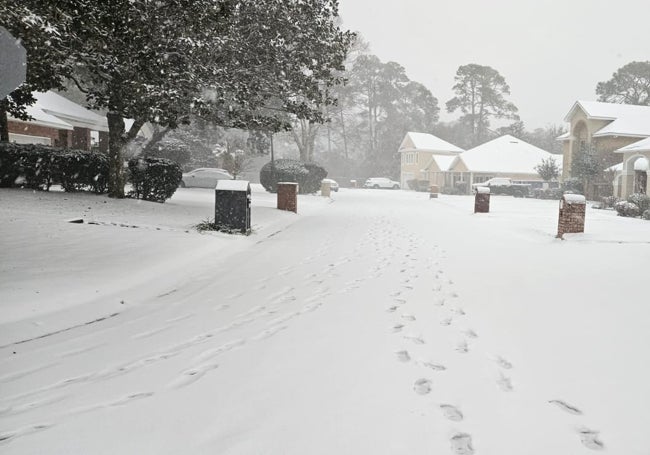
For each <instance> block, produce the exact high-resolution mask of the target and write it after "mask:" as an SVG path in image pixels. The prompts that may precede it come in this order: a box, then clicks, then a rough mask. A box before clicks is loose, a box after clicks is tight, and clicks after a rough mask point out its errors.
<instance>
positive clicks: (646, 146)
mask: <svg viewBox="0 0 650 455" xmlns="http://www.w3.org/2000/svg"><path fill="white" fill-rule="evenodd" d="M614 152H616V153H626V152H650V137H648V138H645V139H642V140H640V141H637V142H634V143H632V144H630V145H626V146H625V147H621V148H620V149H618V150H614Z"/></svg>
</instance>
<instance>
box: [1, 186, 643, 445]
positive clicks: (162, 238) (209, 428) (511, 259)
mask: <svg viewBox="0 0 650 455" xmlns="http://www.w3.org/2000/svg"><path fill="white" fill-rule="evenodd" d="M1 196H2V199H3V202H6V201H8V200H10V198H16V197H18V193H15V194H12V193H11V192H3V193H2V194H1ZM59 196H61V195H47V196H43V197H45V198H56V197H59ZM20 197H24V195H23V193H20ZM74 197H87V196H83V195H75V196H74ZM332 198H333V200H332V201H331V203H330V201H328V200H325V199H322V198H317V197H315V196H305V197H301V198H300V201H299V211H300V213H299V214H298V215H294V214H289V213H278V212H276V211H275V210H274V209H273V208H272V206H273V200H272V197H271V196H270V195H265V194H255V195H254V206H255V207H254V209H253V217H254V219H253V224H255V223H256V220H261V221H259V225H258V226H257V229H256V233H255V234H253V235H252V236H250V237H248V238H245V237H236V238H234V239H230V238H227V237H225V236H223V235H221V234H217V235H205V236H203V235H198V234H195V233H193V232H189V233H187V232H185V230H187V229H186V228H187V225H188V223H189V222H190V221H188V220H191V219H194V221H195V222H198V221H201V219H204V218H205V217H207V215H209V212H210V205H211V193H210V192H203V193H201V192H200V191H194V192H192V190H184V191H179V193H178V194H177V195H176V196H175V197H174V198H173V199H172V201H170V202H169V203H168V204H170V205H169V206H168V207H167V208H162V207H165V206H167V204H165V206H158V205H153V206H149V205H146V204H145V205H146V208H145V209H143V210H139V211H138V210H134V211H128V210H125V211H124V212H117V213H116V212H111V211H106V210H104V211H100V212H99V213H98V214H96V215H94V218H93V219H94V220H96V221H98V222H99V224H96V225H88V224H87V223H85V224H83V225H74V224H68V223H64V224H62V223H59V224H55V223H48V222H46V221H42V224H38V222H36V221H35V220H36V218H34V217H32V216H30V215H24V213H29V209H27V208H26V207H27V206H28V203H27V202H29V201H27V202H26V203H25V204H24V205H23V210H17V209H15V208H14V209H6V208H5V209H4V210H5V211H3V216H4V217H5V219H8V218H7V216H9V218H11V216H13V217H14V218H11V219H12V220H15V223H14V222H12V221H9V222H5V223H3V226H2V228H0V235H2V238H3V242H6V245H4V244H3V250H5V251H7V256H6V259H4V258H3V259H2V262H3V264H2V267H3V274H4V278H2V279H1V281H0V300H1V301H2V304H1V305H3V308H4V307H5V306H6V308H8V310H7V314H8V315H9V316H8V317H7V318H5V319H3V320H2V321H3V322H2V323H1V324H0V329H1V331H2V333H0V340H2V348H1V349H0V452H2V453H7V454H42V453H53V454H220V455H222V454H223V455H231V454H232V455H234V454H237V455H257V454H274V455H275V454H287V455H288V454H291V455H293V454H295V455H305V454H309V455H320V454H328V455H331V454H355V455H358V454H373V455H377V454H410V455H411V454H423V455H424V454H432V453H433V454H445V453H452V454H473V453H476V454H488V455H489V454H505V455H508V454H512V455H515V454H516V455H519V454H522V453H525V454H531V455H537V454H539V455H542V454H544V455H547V454H578V453H589V452H591V451H593V450H602V451H607V452H609V453H614V454H626V455H636V454H639V455H641V454H648V451H649V450H650V435H649V434H648V433H647V431H646V429H647V426H648V423H649V422H650V417H649V411H648V409H650V387H648V384H650V364H649V363H650V362H649V361H648V359H649V358H650V357H649V356H648V349H649V348H648V346H650V330H648V326H649V322H650V309H649V308H648V265H649V264H650V223H648V222H645V221H642V220H630V219H621V218H617V217H616V216H614V214H613V213H611V212H601V211H596V210H591V209H589V210H588V213H587V217H588V219H587V233H586V234H584V235H583V234H575V235H568V236H567V240H565V241H561V240H557V239H555V238H554V233H555V229H556V222H557V218H556V217H557V202H555V201H538V200H523V199H512V198H509V197H501V198H499V197H493V199H492V211H491V213H490V214H480V215H474V214H472V213H471V212H472V200H471V198H469V197H451V196H447V197H445V196H442V197H441V198H440V199H438V200H429V199H428V195H426V194H417V193H412V192H402V191H377V190H374V191H373V190H356V191H355V190H345V189H344V190H341V191H340V192H339V193H337V194H333V196H332ZM256 199H257V201H258V202H257V203H256ZM86 201H92V203H95V202H97V201H103V198H95V199H92V200H91V199H88V200H84V202H83V203H82V204H81V205H83V206H84V207H85V206H86ZM32 202H33V201H32ZM88 203H89V204H90V203H91V202H88ZM131 203H135V201H122V202H115V201H108V204H118V206H119V204H122V206H121V207H124V206H125V205H124V204H131ZM50 205H51V204H50ZM5 207H6V206H5ZM63 207H65V204H64V205H63ZM90 207H91V206H89V207H88V209H90ZM150 207H153V209H151V208H150ZM206 207H207V213H206V215H205V216H202V218H201V216H200V215H198V213H201V212H200V210H202V209H203V210H205V209H206ZM194 208H197V210H198V211H194ZM12 210H13V211H12ZM94 210H99V208H95V209H94ZM162 210H171V212H165V215H161V213H162V212H161V213H158V212H157V211H162ZM56 213H57V214H58V215H59V217H63V218H65V217H69V215H70V213H69V212H67V211H65V209H60V210H59V211H58V212H56ZM170 213H173V214H176V215H175V217H172V216H171V215H170ZM197 217H198V219H196V218H197ZM179 219H180V220H182V221H178V220H179ZM161 220H162V221H161ZM114 222H115V223H117V224H111V223H114ZM120 224H123V225H124V226H120ZM129 225H137V226H140V229H134V228H129V227H127V226H129ZM26 232H28V233H29V234H30V235H31V238H36V237H38V238H39V239H41V240H40V241H38V242H35V243H34V244H35V245H37V247H29V246H28V245H27V244H26V243H27V242H24V243H25V244H24V245H22V246H20V248H17V247H16V242H19V243H20V240H21V238H23V237H24V236H25V235H27V234H26ZM46 233H49V234H51V235H52V237H53V240H49V241H48V242H47V243H48V244H50V245H52V246H51V247H50V248H49V249H48V248H44V247H43V246H42V245H43V243H44V242H43V241H42V236H43V235H45V234H46ZM39 236H40V237H39ZM57 241H58V242H61V243H63V244H64V245H68V248H67V249H66V248H57V247H56V244H58V243H56V242H57ZM53 242H54V243H53ZM79 244H81V245H82V246H83V248H85V249H90V251H92V255H97V254H100V252H101V254H102V256H101V259H102V260H97V261H89V260H88V258H85V259H81V258H80V261H81V264H82V265H83V266H75V265H74V264H72V265H71V264H70V263H68V262H66V263H65V264H62V265H61V269H60V270H59V272H60V273H59V274H58V275H56V270H57V269H56V267H49V268H42V270H43V271H42V272H41V273H31V274H30V273H28V271H30V270H34V269H35V268H38V267H42V264H43V262H47V263H48V264H53V263H54V264H56V263H57V261H59V260H60V259H61V257H62V256H65V254H68V255H69V256H70V253H66V252H65V251H69V248H71V245H79ZM110 245H114V248H115V250H111V249H110V248H109V247H110ZM93 248H95V250H93ZM107 249H108V250H109V251H107ZM92 255H91V256H92ZM74 256H75V255H71V257H67V260H68V261H69V262H72V263H74ZM93 257H94V256H93ZM124 257H128V260H127V261H124V262H122V261H121V259H120V258H124ZM91 263H92V264H94V266H93V267H94V268H92V270H91ZM50 269H52V271H51V272H50ZM50 273H55V275H56V276H55V277H54V278H52V277H51V274H50ZM74 274H76V277H77V279H78V280H77V281H75V280H73V279H72V278H74V277H71V275H74ZM102 276H104V277H105V279H106V280H107V282H108V283H110V286H108V287H109V288H110V289H106V290H104V289H103V288H102V287H101V286H102V283H101V277H102ZM21 277H22V278H21ZM61 280H63V282H64V283H65V286H61V285H60V284H59V285H58V286H57V283H61ZM17 281H18V282H20V286H18V285H14V284H12V283H15V282H17ZM94 288H97V289H96V294H97V295H90V294H89V292H90V293H91V289H94ZM79 289H81V290H83V291H84V292H81V293H80V292H78V290H79ZM34 290H38V291H39V296H38V297H36V296H35V295H34V297H33V298H34V301H35V302H38V306H37V307H34V308H33V309H30V311H32V312H33V313H34V314H33V315H31V316H30V314H29V313H26V312H25V310H24V307H23V304H29V303H30V302H29V297H28V296H29V294H28V293H29V292H30V291H31V292H34ZM41 291H42V292H44V293H46V294H48V296H49V297H50V299H51V300H53V301H57V299H59V298H60V297H61V296H65V299H63V300H64V301H62V302H59V303H57V306H56V308H54V309H52V308H47V307H46V302H47V301H48V298H43V297H42V295H41V294H40V292H41ZM21 299H22V300H21ZM44 302H45V303H44ZM44 306H45V307H44ZM55 310H56V311H55ZM84 318H85V319H84ZM91 321H96V322H92V323H89V324H86V323H87V322H91ZM44 335H45V336H44ZM26 340H29V341H26Z"/></svg>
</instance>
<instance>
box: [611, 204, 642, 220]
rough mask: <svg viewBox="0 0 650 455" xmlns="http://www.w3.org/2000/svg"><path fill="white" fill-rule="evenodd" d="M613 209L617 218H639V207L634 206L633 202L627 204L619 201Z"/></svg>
mask: <svg viewBox="0 0 650 455" xmlns="http://www.w3.org/2000/svg"><path fill="white" fill-rule="evenodd" d="M614 209H615V210H616V212H618V215H619V216H631V217H634V216H639V214H640V213H641V211H640V210H639V206H638V205H636V204H634V203H633V202H627V201H620V202H617V203H616V205H614Z"/></svg>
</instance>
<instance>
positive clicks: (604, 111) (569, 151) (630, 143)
mask: <svg viewBox="0 0 650 455" xmlns="http://www.w3.org/2000/svg"><path fill="white" fill-rule="evenodd" d="M564 120H565V121H566V122H568V123H569V124H570V126H569V132H568V133H566V134H564V135H562V136H560V137H559V138H558V139H559V140H561V141H562V142H563V152H564V161H563V173H562V177H563V178H564V179H566V178H569V177H571V163H572V160H573V157H574V156H575V154H576V153H578V152H580V151H581V150H584V151H587V152H589V153H597V154H599V155H600V156H601V157H602V158H603V159H604V160H605V161H606V162H607V163H608V164H610V165H614V164H616V163H618V162H620V161H621V159H623V163H622V166H621V169H620V171H617V174H616V178H615V180H614V182H613V192H614V194H615V195H616V196H619V197H627V196H628V195H629V194H630V193H632V192H634V191H637V190H641V191H642V192H644V193H646V194H648V185H647V180H648V171H647V169H646V170H645V171H644V170H643V168H644V167H647V166H646V165H645V164H646V163H647V160H648V158H650V152H649V151H648V150H647V149H648V146H647V143H645V144H646V145H644V144H643V143H642V139H645V138H648V137H650V107H648V106H634V105H628V104H616V103H601V102H597V101H577V102H576V103H574V105H573V106H572V107H571V110H570V111H569V112H568V114H567V115H566V117H565V118H564ZM610 185H612V183H611V182H608V181H603V182H597V183H596V185H595V187H594V191H593V194H590V195H589V196H591V197H593V198H597V197H599V196H603V195H607V194H610V193H611V192H612V187H611V186H610Z"/></svg>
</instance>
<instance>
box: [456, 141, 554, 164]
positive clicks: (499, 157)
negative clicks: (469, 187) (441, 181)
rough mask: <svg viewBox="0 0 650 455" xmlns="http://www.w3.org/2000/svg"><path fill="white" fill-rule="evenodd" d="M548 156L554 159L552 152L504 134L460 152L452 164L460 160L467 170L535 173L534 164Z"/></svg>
mask: <svg viewBox="0 0 650 455" xmlns="http://www.w3.org/2000/svg"><path fill="white" fill-rule="evenodd" d="M548 158H553V159H556V157H555V155H553V154H552V153H549V152H547V151H545V150H542V149H540V148H539V147H535V146H534V145H532V144H529V143H528V142H525V141H522V140H521V139H517V138H516V137H514V136H510V135H509V134H506V135H505V136H501V137H498V138H496V139H493V140H491V141H489V142H486V143H484V144H481V145H478V146H476V147H474V148H472V149H469V150H467V151H465V152H463V153H461V154H460V155H459V156H457V157H456V158H455V159H454V162H453V163H452V166H455V164H456V163H457V162H458V161H459V160H462V162H463V163H465V166H466V167H467V169H468V171H469V172H500V173H511V174H536V173H537V171H536V170H535V166H537V165H538V164H540V163H541V162H542V160H543V159H548ZM556 162H557V161H556ZM557 164H558V166H559V165H560V163H559V162H558V163H557Z"/></svg>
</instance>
